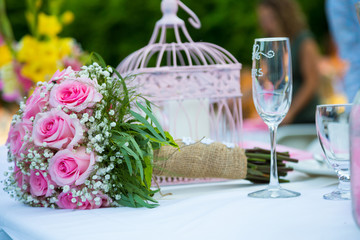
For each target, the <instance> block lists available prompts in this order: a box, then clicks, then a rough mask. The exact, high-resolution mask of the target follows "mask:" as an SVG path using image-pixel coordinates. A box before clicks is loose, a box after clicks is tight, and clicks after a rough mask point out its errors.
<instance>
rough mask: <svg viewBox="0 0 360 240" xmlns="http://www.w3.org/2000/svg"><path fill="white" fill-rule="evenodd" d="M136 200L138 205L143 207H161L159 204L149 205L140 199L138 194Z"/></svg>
mask: <svg viewBox="0 0 360 240" xmlns="http://www.w3.org/2000/svg"><path fill="white" fill-rule="evenodd" d="M134 200H135V201H136V203H138V204H139V205H140V206H142V207H147V208H154V207H157V206H159V204H149V203H147V202H145V201H144V200H143V199H142V198H141V197H139V196H138V195H136V194H135V195H134Z"/></svg>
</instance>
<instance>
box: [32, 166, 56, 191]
mask: <svg viewBox="0 0 360 240" xmlns="http://www.w3.org/2000/svg"><path fill="white" fill-rule="evenodd" d="M44 174H45V171H39V170H35V171H31V172H30V193H31V194H32V195H34V196H45V197H49V196H50V195H51V194H52V193H53V192H54V189H51V188H50V184H52V182H51V179H50V177H49V175H48V174H47V176H46V177H45V176H44Z"/></svg>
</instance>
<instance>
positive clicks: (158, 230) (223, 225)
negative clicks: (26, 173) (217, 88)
mask: <svg viewBox="0 0 360 240" xmlns="http://www.w3.org/2000/svg"><path fill="white" fill-rule="evenodd" d="M6 165H7V162H6V148H5V147H4V146H0V172H1V173H2V172H3V171H4V170H5V169H6ZM3 178H4V176H3V174H1V175H0V179H3ZM289 178H290V179H291V181H292V182H291V183H287V184H282V185H283V187H285V188H288V189H291V190H294V191H298V192H301V194H302V195H301V196H300V197H298V198H290V199H252V198H248V197H247V194H248V193H250V192H252V191H255V190H260V189H261V188H263V187H264V186H263V185H254V184H251V183H250V182H248V181H246V180H232V181H224V182H217V183H202V184H192V185H177V186H166V187H163V188H162V192H163V193H172V195H171V196H165V197H162V196H160V195H159V194H158V195H156V199H158V200H159V202H160V206H159V207H157V208H155V209H143V208H139V209H133V208H126V207H120V208H107V209H96V210H88V211H81V210H75V211H74V210H60V209H57V210H52V209H45V208H32V207H28V206H26V205H23V204H21V203H19V202H17V201H15V200H13V199H11V198H10V197H9V196H8V195H7V194H6V193H5V192H4V191H3V190H2V184H1V183H0V188H1V189H0V239H1V240H8V239H14V240H28V239H29V240H32V239H34V240H42V239H44V240H52V239H54V240H56V239H61V240H63V239H67V240H73V239H74V240H75V239H77V240H78V239H80V240H81V239H107V240H112V239H224V240H225V239H226V240H227V239H280V240H281V239H292V240H296V239H307V240H311V239H327V240H329V239H334V240H335V239H347V240H351V239H354V240H355V239H360V230H359V229H358V228H357V227H356V225H355V222H354V220H353V218H352V214H351V202H350V201H328V200H324V199H322V195H323V194H325V193H327V192H330V191H331V190H332V189H333V188H334V187H335V186H336V183H337V179H336V178H331V177H309V176H308V175H306V174H303V173H299V172H293V173H291V174H290V175H289Z"/></svg>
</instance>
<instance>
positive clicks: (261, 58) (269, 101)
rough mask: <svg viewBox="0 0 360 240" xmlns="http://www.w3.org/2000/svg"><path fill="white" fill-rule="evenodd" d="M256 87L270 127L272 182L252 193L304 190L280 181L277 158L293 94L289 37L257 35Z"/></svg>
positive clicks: (291, 194) (256, 98)
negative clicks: (278, 132) (278, 135)
mask: <svg viewBox="0 0 360 240" xmlns="http://www.w3.org/2000/svg"><path fill="white" fill-rule="evenodd" d="M251 75H252V90H253V100H254V104H255V107H256V111H257V112H258V114H259V115H260V117H261V118H262V120H263V121H264V122H265V123H266V125H267V126H268V127H269V130H270V144H271V162H270V164H271V165H270V182H269V185H268V187H267V188H266V189H264V190H260V191H257V192H253V193H250V194H249V195H248V196H249V197H255V198H289V197H297V196H299V195H300V193H297V192H293V191H290V190H286V189H283V188H282V187H281V186H280V184H279V179H278V171H277V160H276V130H277V127H278V125H279V124H280V122H281V121H282V120H283V119H284V117H285V116H286V114H287V112H288V110H289V108H290V104H291V96H292V72H291V53H290V44H289V39H288V38H285V37H278V38H258V39H255V43H254V46H253V54H252V71H251Z"/></svg>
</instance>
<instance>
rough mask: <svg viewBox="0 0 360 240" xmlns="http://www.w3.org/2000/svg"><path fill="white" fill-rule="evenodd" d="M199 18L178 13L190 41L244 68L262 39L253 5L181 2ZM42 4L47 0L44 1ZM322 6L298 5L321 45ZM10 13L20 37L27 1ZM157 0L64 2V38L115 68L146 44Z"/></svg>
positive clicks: (310, 1) (231, 0) (232, 0)
mask: <svg viewBox="0 0 360 240" xmlns="http://www.w3.org/2000/svg"><path fill="white" fill-rule="evenodd" d="M182 1H183V2H184V3H185V4H186V5H187V6H188V7H189V8H190V9H192V10H193V11H194V12H195V13H196V14H197V16H198V17H199V19H200V21H201V23H202V27H201V28H200V29H194V28H193V27H192V26H191V25H190V24H189V23H188V22H187V19H188V18H189V16H188V14H187V13H185V12H184V11H183V10H182V9H179V12H178V15H179V17H180V18H182V19H183V20H184V21H186V25H187V28H188V30H189V32H190V35H191V36H192V38H193V40H194V41H204V42H212V43H215V44H217V45H220V46H222V47H224V48H225V49H227V50H228V51H230V52H231V53H232V54H233V55H234V56H235V57H236V58H237V59H238V60H239V62H241V63H243V64H249V63H250V62H251V51H252V47H251V46H252V44H253V41H254V38H256V37H260V36H262V34H261V32H260V30H259V27H258V22H257V15H256V4H257V1H239V0H197V1H190V0H182ZM44 2H46V1H44ZM324 2H325V0H321V1H314V0H302V1H299V4H300V5H301V7H302V9H303V11H304V12H305V15H306V16H307V17H308V21H309V25H310V28H311V30H312V31H313V32H314V34H315V36H316V38H317V40H318V41H319V43H320V46H323V45H324V44H323V43H324V42H326V39H327V35H328V34H327V24H326V18H325V12H324ZM6 3H7V7H8V15H9V17H10V21H11V23H12V24H13V26H14V31H15V37H16V39H19V38H20V37H21V36H22V35H23V34H24V32H26V31H27V30H26V29H27V28H26V24H25V19H24V10H25V7H24V6H25V0H23V1H11V0H7V1H6ZM160 3H161V0H151V1H145V0H136V1H128V0H105V1H104V0H76V1H70V0H67V1H64V5H63V10H65V9H66V10H71V11H73V12H74V14H75V21H74V22H73V23H72V24H71V25H70V26H68V27H66V28H65V29H64V31H63V33H62V35H63V36H71V37H74V38H75V39H77V40H78V42H80V43H81V44H82V46H83V48H84V50H87V51H89V52H91V51H96V52H99V53H100V54H101V55H102V56H103V57H104V58H105V60H106V61H107V62H108V63H110V64H111V65H113V66H116V65H117V64H119V63H120V61H121V60H123V59H124V58H125V57H126V56H128V55H129V54H131V53H132V52H134V51H136V50H138V49H139V48H141V47H144V46H145V45H146V44H147V43H148V41H149V40H150V36H151V34H152V31H153V29H154V26H155V23H156V21H157V20H159V19H160V18H161V16H162V13H161V11H160Z"/></svg>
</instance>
